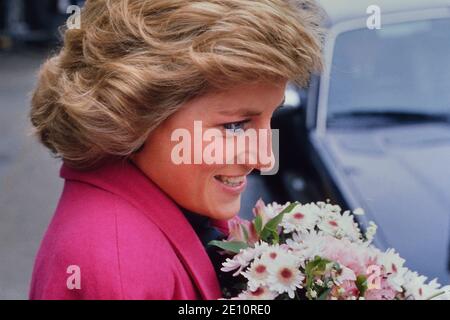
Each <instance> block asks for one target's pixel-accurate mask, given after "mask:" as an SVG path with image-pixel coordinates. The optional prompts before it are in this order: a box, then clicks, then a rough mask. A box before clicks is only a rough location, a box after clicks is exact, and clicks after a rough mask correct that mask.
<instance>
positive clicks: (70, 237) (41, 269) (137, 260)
mask: <svg viewBox="0 0 450 320" xmlns="http://www.w3.org/2000/svg"><path fill="white" fill-rule="evenodd" d="M179 267H180V261H179V259H178V258H177V256H176V254H175V252H174V250H173V249H172V247H171V245H170V242H169V241H168V239H167V237H166V236H165V235H164V234H163V233H162V232H161V231H160V230H159V229H158V227H157V226H156V225H155V224H154V223H153V222H152V221H151V219H150V218H149V217H148V215H147V214H146V213H144V212H142V211H141V210H139V209H137V208H135V207H134V206H133V205H132V204H131V203H129V202H127V201H126V200H124V199H122V198H121V197H119V196H117V195H115V194H113V193H111V192H109V191H106V190H103V189H101V188H97V187H95V186H92V185H89V184H86V183H83V182H77V181H66V184H65V187H64V190H63V193H62V195H61V198H60V201H59V204H58V207H57V209H56V212H55V215H54V217H53V219H52V221H51V223H50V225H49V228H48V230H47V232H46V235H45V237H44V239H43V241H42V243H41V248H40V250H39V252H38V255H37V258H36V262H35V269H34V272H33V280H32V286H31V291H30V298H36V299H39V298H43V299H51V298H56V299H66V298H68V299H70V298H73V299H171V298H172V296H173V288H174V287H175V278H176V272H177V270H178V269H179ZM77 276H79V278H77ZM78 279H80V281H79V283H77V280H78ZM78 284H79V285H78ZM78 287H80V288H78Z"/></svg>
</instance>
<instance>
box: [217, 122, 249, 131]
mask: <svg viewBox="0 0 450 320" xmlns="http://www.w3.org/2000/svg"><path fill="white" fill-rule="evenodd" d="M249 121H250V120H243V121H237V122H229V123H224V124H223V125H222V127H223V128H224V129H225V131H231V132H232V133H233V134H236V133H238V132H237V131H240V130H242V131H244V130H245V129H244V128H243V125H244V124H246V123H248V122H249ZM233 126H239V128H233Z"/></svg>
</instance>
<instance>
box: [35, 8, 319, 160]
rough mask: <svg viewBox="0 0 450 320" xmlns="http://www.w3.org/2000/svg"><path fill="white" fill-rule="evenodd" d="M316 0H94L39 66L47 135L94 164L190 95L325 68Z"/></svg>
mask: <svg viewBox="0 0 450 320" xmlns="http://www.w3.org/2000/svg"><path fill="white" fill-rule="evenodd" d="M317 8H318V7H317V6H316V5H315V4H314V2H312V0H291V1H288V0H260V1H253V0H207V1H206V0H190V1H186V0H152V1H142V0H90V1H89V0H88V1H87V2H86V4H85V6H84V8H83V9H82V13H81V29H78V30H66V31H65V35H64V45H63V47H62V48H61V50H60V51H59V52H58V53H57V54H56V55H55V56H53V57H52V58H50V59H49V60H48V61H46V62H45V64H44V65H43V66H42V67H41V70H40V74H39V80H38V84H37V87H36V89H35V91H34V93H33V97H32V102H31V105H32V107H31V114H30V117H31V122H32V124H33V125H34V127H35V132H36V134H37V136H38V137H39V139H40V141H41V142H42V143H43V144H44V145H45V146H46V147H48V148H49V149H50V150H51V151H52V152H53V153H54V154H55V155H56V156H58V157H61V158H62V159H63V160H64V162H65V163H67V164H68V165H70V166H72V167H75V168H79V169H88V168H91V167H93V166H95V165H96V164H98V163H101V162H102V161H103V160H105V159H108V158H110V157H127V156H129V155H131V154H132V153H133V152H135V151H136V150H137V149H139V147H140V146H141V145H142V144H143V143H144V142H145V140H146V139H147V136H148V134H149V133H150V132H151V131H152V130H153V129H154V128H156V127H157V126H158V125H159V124H160V123H161V122H162V121H164V120H165V119H166V118H167V117H169V116H170V115H171V114H172V113H174V112H176V111H177V109H178V108H179V107H180V106H181V105H182V104H183V103H184V102H186V101H188V100H189V99H191V98H193V97H196V96H198V95H201V94H203V93H205V92H207V91H208V90H215V89H226V88H230V87H232V86H235V85H238V84H242V83H249V82H254V81H264V80H267V81H273V80H275V79H286V80H289V81H291V82H294V83H296V84H298V85H299V86H305V85H307V82H308V79H309V77H310V74H311V72H314V71H318V70H319V69H320V67H321V45H320V43H321V37H320V35H321V32H320V31H321V30H320V28H319V24H320V18H319V19H318V17H319V16H318V14H317V10H316V9H317Z"/></svg>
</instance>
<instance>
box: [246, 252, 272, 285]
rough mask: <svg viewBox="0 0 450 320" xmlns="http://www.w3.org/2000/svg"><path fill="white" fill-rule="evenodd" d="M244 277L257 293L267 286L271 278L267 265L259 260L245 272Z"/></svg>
mask: <svg viewBox="0 0 450 320" xmlns="http://www.w3.org/2000/svg"><path fill="white" fill-rule="evenodd" d="M242 275H243V276H244V277H245V278H247V280H248V287H249V288H250V290H251V291H255V290H256V289H258V288H259V287H262V286H264V285H266V282H267V278H268V277H269V270H268V266H267V263H266V262H265V261H263V260H261V259H259V258H257V259H255V260H254V261H253V262H252V264H251V265H250V267H249V268H248V269H247V270H246V271H245V272H242Z"/></svg>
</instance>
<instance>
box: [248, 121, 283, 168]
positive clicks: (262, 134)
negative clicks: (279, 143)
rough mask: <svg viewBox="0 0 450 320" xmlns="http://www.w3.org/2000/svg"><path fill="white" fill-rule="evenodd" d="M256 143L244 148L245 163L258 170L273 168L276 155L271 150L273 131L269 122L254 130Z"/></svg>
mask: <svg viewBox="0 0 450 320" xmlns="http://www.w3.org/2000/svg"><path fill="white" fill-rule="evenodd" d="M256 137H257V138H256V143H253V144H250V146H249V147H247V148H246V159H248V160H249V161H248V163H247V162H246V165H247V166H248V167H251V168H252V169H257V170H260V171H264V172H265V171H270V170H271V169H272V168H274V166H275V163H276V157H275V154H274V152H273V131H272V129H271V128H270V123H268V124H267V125H266V126H262V127H260V128H258V129H257V130H256Z"/></svg>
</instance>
